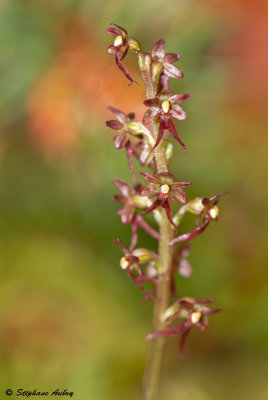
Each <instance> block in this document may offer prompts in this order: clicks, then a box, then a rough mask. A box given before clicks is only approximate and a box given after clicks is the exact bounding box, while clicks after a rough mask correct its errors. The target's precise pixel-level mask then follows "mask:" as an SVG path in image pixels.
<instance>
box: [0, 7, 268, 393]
mask: <svg viewBox="0 0 268 400" xmlns="http://www.w3.org/2000/svg"><path fill="white" fill-rule="evenodd" d="M267 12H268V3H267V2H265V1H261V0H259V1H255V2H251V1H245V0H225V1H217V0H204V1H202V2H200V1H198V0H187V1H186V0H167V1H165V2H164V4H163V2H162V1H160V0H153V1H150V0H146V1H145V0H136V1H134V2H133V1H129V0H118V1H117V2H114V1H112V0H108V1H107V0H106V1H103V0H53V1H52V0H46V1H43V0H27V1H21V0H1V1H0V72H1V73H0V131H1V137H0V163H1V169H0V187H1V190H0V221H1V223H0V235H1V236H0V258H1V261H0V271H1V272H0V273H1V280H0V292H1V296H0V327H1V328H0V370H1V373H0V390H1V393H3V391H5V390H6V389H7V388H8V387H10V388H13V389H14V390H15V389H18V388H24V389H28V390H33V389H35V388H37V389H38V390H42V391H52V390H55V389H57V388H60V389H62V390H63V389H64V388H67V390H69V391H73V392H74V393H75V395H74V398H75V399H79V400H80V399H90V400H118V399H128V400H134V399H139V398H140V385H141V379H142V374H143V369H144V364H145V359H146V355H147V352H148V348H149V343H148V342H146V341H145V340H144V338H145V335H146V334H147V333H149V332H151V314H152V304H151V303H150V302H148V303H144V302H143V295H142V293H141V292H140V291H138V289H137V288H136V287H134V285H133V284H131V283H130V281H129V280H128V278H127V276H126V274H125V273H123V271H121V270H120V269H119V268H118V267H117V265H118V260H119V258H120V256H121V255H120V252H119V250H118V249H117V248H116V247H115V246H114V245H113V243H112V241H111V240H112V238H113V237H117V236H118V237H120V238H121V239H123V240H124V241H125V242H127V243H128V241H129V239H130V231H129V227H128V226H122V225H121V223H120V219H119V217H118V216H117V215H116V213H117V211H118V208H119V206H118V204H115V202H114V200H113V198H112V196H113V194H115V193H116V192H117V191H116V189H115V187H114V186H113V184H112V180H113V179H115V178H117V179H124V180H128V181H129V182H130V179H131V177H130V173H129V170H128V167H127V162H126V157H125V153H124V152H123V151H122V152H118V151H116V150H115V149H114V145H113V140H112V138H113V133H112V131H111V130H109V129H107V128H106V127H105V123H104V121H105V120H107V119H111V115H110V113H109V111H108V110H107V106H108V105H113V106H115V107H117V108H119V109H122V110H124V111H125V112H130V111H134V112H136V113H137V115H138V116H139V117H141V116H142V114H143V112H144V108H143V106H141V104H142V101H143V99H144V92H143V88H142V86H137V85H132V86H131V87H129V86H128V81H127V79H126V78H125V77H124V76H123V74H122V73H121V72H120V71H119V70H118V69H117V68H116V66H115V63H114V59H113V56H111V55H109V54H108V53H107V47H108V46H109V45H110V44H111V40H112V38H111V37H110V36H108V35H107V34H106V33H105V29H106V27H107V26H108V24H109V23H110V22H115V23H117V24H119V25H122V26H124V27H125V28H126V29H127V30H128V32H129V34H130V36H134V37H136V38H138V39H139V40H140V41H141V42H142V45H143V48H144V49H145V50H147V51H150V49H151V47H152V45H153V43H154V42H155V41H156V40H158V39H160V38H165V39H166V47H167V51H169V52H177V53H179V54H180V55H181V61H180V62H179V64H178V66H180V68H181V69H182V70H183V72H184V73H185V78H184V79H183V80H179V81H173V82H172V88H173V89H174V91H176V92H178V93H190V94H191V96H192V97H191V100H190V101H189V102H187V104H185V109H186V110H187V112H188V119H187V120H186V121H183V122H181V123H180V125H179V132H180V134H181V136H182V138H183V140H184V142H185V143H186V145H187V147H188V149H189V154H188V155H187V156H186V155H185V154H184V153H183V150H182V149H181V147H180V146H179V145H177V146H175V154H174V157H173V160H172V163H171V171H172V172H173V173H174V175H175V176H176V177H177V178H178V179H179V180H184V181H187V180H190V181H194V182H195V185H194V186H193V187H192V188H191V189H189V190H188V193H189V198H192V197H194V196H202V197H206V196H211V195H214V194H216V193H220V192H222V191H225V190H231V191H232V192H231V194H229V195H228V196H226V197H225V198H224V199H222V201H221V204H220V206H221V208H220V218H219V221H218V222H217V223H214V224H212V225H211V226H210V227H209V229H208V230H207V231H206V232H205V233H204V235H202V237H199V238H198V239H196V240H195V241H194V242H193V244H192V251H191V253H190V256H189V260H190V262H191V264H192V265H193V268H194V273H193V276H192V278H191V279H189V280H187V279H184V278H182V277H179V276H178V287H179V291H180V294H181V296H185V295H193V296H195V297H196V298H206V297H213V298H214V299H215V306H216V307H220V308H222V309H223V311H222V312H221V313H220V314H217V315H215V316H213V317H212V318H211V320H210V327H209V329H208V330H207V331H206V332H205V333H202V332H200V331H198V330H197V329H196V330H195V329H193V331H192V332H191V334H190V336H189V339H188V341H187V343H186V354H185V359H184V360H183V361H179V360H178V356H177V338H170V339H169V341H168V345H167V351H166V355H165V362H164V373H163V377H162V381H161V396H160V398H161V399H169V400H193V399H196V400H212V399H217V400H223V399H226V398H230V399H236V400H240V399H243V400H249V399H252V398H255V399H258V400H264V399H267V398H268V381H267V374H268V307H267V303H268V290H267V286H268V285H267V282H268V269H267V264H268V247H267V231H266V225H267V200H266V199H267V196H268V188H267V186H266V184H265V182H266V179H267V178H266V171H267V166H268V165H267V164H268V163H267V144H268V139H267V122H268V121H267V105H268V104H267V95H268V78H267V76H268V75H267V71H268V55H267V48H268V25H267ZM126 65H127V66H128V68H129V70H130V71H131V72H132V73H133V75H134V77H135V78H136V79H137V80H139V81H141V79H140V77H139V75H138V70H137V65H136V59H135V56H134V55H129V56H128V57H127V58H126ZM135 166H137V164H135ZM192 226H193V219H192V218H191V217H187V218H186V219H185V221H184V223H183V225H182V229H184V230H188V229H191V227H192ZM139 239H140V240H139V245H141V246H148V248H150V249H155V248H156V243H155V241H154V240H153V239H148V238H147V237H146V235H145V234H142V233H141V234H140V237H139Z"/></svg>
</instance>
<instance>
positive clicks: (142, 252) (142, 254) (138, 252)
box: [132, 249, 154, 263]
mask: <svg viewBox="0 0 268 400" xmlns="http://www.w3.org/2000/svg"><path fill="white" fill-rule="evenodd" d="M132 254H133V255H134V256H135V257H138V259H139V260H140V262H141V263H146V262H147V261H152V260H153V259H154V257H153V254H152V253H151V252H150V251H149V250H147V249H135V250H134V251H133V253H132Z"/></svg>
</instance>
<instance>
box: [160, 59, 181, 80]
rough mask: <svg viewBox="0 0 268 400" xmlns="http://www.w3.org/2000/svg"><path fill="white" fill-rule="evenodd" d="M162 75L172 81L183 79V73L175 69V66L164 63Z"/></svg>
mask: <svg viewBox="0 0 268 400" xmlns="http://www.w3.org/2000/svg"><path fill="white" fill-rule="evenodd" d="M163 67H164V73H165V74H166V75H167V76H168V77H169V78H173V79H180V78H183V76H184V75H183V72H182V71H181V70H180V69H179V68H177V67H175V65H172V64H169V63H164V64H163Z"/></svg>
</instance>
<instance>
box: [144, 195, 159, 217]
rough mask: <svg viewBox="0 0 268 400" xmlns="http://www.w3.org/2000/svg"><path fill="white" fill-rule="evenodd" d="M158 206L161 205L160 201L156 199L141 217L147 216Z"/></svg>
mask: <svg viewBox="0 0 268 400" xmlns="http://www.w3.org/2000/svg"><path fill="white" fill-rule="evenodd" d="M160 205H161V202H160V200H158V199H156V200H155V201H154V202H153V204H152V205H151V206H150V207H149V208H147V210H145V211H144V212H143V215H146V214H149V213H150V212H151V211H153V210H155V209H156V208H157V207H159V206H160Z"/></svg>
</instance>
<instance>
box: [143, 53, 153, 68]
mask: <svg viewBox="0 0 268 400" xmlns="http://www.w3.org/2000/svg"><path fill="white" fill-rule="evenodd" d="M151 63H152V60H151V57H150V56H149V55H148V54H146V56H145V67H146V68H147V69H149V68H150V67H151Z"/></svg>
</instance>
